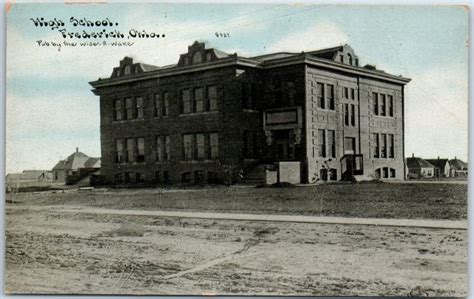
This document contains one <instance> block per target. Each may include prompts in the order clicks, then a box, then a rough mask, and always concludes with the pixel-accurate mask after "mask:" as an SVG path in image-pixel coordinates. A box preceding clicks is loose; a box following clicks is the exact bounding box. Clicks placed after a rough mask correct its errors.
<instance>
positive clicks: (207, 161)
mask: <svg viewBox="0 0 474 299" xmlns="http://www.w3.org/2000/svg"><path fill="white" fill-rule="evenodd" d="M216 162H218V160H190V161H180V163H181V164H200V163H205V164H209V163H216Z"/></svg>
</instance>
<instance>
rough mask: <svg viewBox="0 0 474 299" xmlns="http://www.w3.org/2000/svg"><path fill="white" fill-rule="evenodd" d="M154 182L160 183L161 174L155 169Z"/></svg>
mask: <svg viewBox="0 0 474 299" xmlns="http://www.w3.org/2000/svg"><path fill="white" fill-rule="evenodd" d="M155 183H157V184H160V183H161V175H160V172H159V171H155Z"/></svg>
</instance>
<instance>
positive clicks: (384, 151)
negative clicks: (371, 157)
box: [380, 134, 387, 158]
mask: <svg viewBox="0 0 474 299" xmlns="http://www.w3.org/2000/svg"><path fill="white" fill-rule="evenodd" d="M380 138H381V139H382V140H381V148H380V149H381V150H380V157H381V158H387V135H386V134H380Z"/></svg>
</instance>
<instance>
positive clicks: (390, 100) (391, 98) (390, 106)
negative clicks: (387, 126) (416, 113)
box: [387, 95, 393, 116]
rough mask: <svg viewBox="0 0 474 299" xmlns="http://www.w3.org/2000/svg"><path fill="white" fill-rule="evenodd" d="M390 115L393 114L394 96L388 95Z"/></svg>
mask: <svg viewBox="0 0 474 299" xmlns="http://www.w3.org/2000/svg"><path fill="white" fill-rule="evenodd" d="M387 98H388V115H389V116H393V96H391V95H388V96H387Z"/></svg>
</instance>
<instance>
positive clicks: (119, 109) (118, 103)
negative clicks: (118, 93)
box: [114, 99, 123, 120]
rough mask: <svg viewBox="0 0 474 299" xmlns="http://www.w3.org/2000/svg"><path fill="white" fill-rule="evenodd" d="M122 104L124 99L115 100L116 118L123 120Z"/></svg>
mask: <svg viewBox="0 0 474 299" xmlns="http://www.w3.org/2000/svg"><path fill="white" fill-rule="evenodd" d="M122 104H123V102H122V99H117V100H115V105H114V120H122V119H123V110H122Z"/></svg>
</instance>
